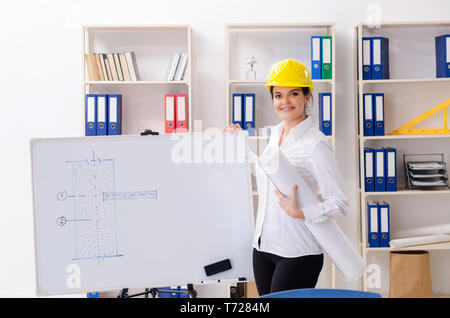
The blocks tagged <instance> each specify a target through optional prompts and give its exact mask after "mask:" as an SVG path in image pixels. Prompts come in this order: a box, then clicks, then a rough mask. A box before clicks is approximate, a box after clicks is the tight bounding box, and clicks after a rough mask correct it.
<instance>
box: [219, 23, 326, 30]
mask: <svg viewBox="0 0 450 318" xmlns="http://www.w3.org/2000/svg"><path fill="white" fill-rule="evenodd" d="M333 26H334V24H333V23H331V24H330V23H268V24H252V23H248V24H245V23H244V24H227V25H226V27H227V28H228V29H230V30H267V29H269V30H270V29H316V28H331V27H333Z"/></svg>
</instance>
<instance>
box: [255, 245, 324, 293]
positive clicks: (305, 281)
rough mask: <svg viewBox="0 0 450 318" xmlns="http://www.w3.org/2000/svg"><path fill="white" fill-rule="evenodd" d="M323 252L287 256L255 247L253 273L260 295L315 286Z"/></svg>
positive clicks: (321, 264) (320, 268)
mask: <svg viewBox="0 0 450 318" xmlns="http://www.w3.org/2000/svg"><path fill="white" fill-rule="evenodd" d="M322 266H323V254H318V255H306V256H301V257H295V258H286V257H281V256H278V255H274V254H270V253H266V252H259V251H257V250H256V249H253V273H254V275H255V281H256V287H257V288H258V293H259V295H260V296H261V295H264V294H269V293H274V292H278V291H282V290H290V289H299V288H314V287H315V286H316V284H317V280H318V279H319V274H320V271H321V270H322Z"/></svg>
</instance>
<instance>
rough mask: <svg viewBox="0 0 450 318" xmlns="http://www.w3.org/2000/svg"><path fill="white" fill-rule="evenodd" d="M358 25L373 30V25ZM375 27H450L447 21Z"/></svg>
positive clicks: (394, 23)
mask: <svg viewBox="0 0 450 318" xmlns="http://www.w3.org/2000/svg"><path fill="white" fill-rule="evenodd" d="M360 25H361V26H362V27H364V28H373V25H368V24H367V23H360ZM376 25H377V27H382V28H414V27H420V28H423V27H429V28H436V27H448V26H450V22H449V21H424V22H417V21H416V22H408V21H406V22H398V21H395V22H389V21H386V22H381V23H377V24H376Z"/></svg>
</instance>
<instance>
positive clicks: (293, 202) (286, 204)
mask: <svg viewBox="0 0 450 318" xmlns="http://www.w3.org/2000/svg"><path fill="white" fill-rule="evenodd" d="M275 194H276V195H277V197H278V203H279V204H280V206H281V207H282V208H283V210H284V211H285V212H286V213H287V214H288V215H289V216H290V217H293V218H294V219H304V218H305V215H304V214H303V210H302V209H301V208H298V207H297V185H295V186H293V187H292V193H291V195H290V196H288V197H287V196H285V195H284V194H283V193H281V192H280V191H278V189H277V188H275Z"/></svg>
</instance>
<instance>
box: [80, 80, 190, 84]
mask: <svg viewBox="0 0 450 318" xmlns="http://www.w3.org/2000/svg"><path fill="white" fill-rule="evenodd" d="M84 84H85V85H174V84H184V85H189V82H188V81H86V82H84Z"/></svg>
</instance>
